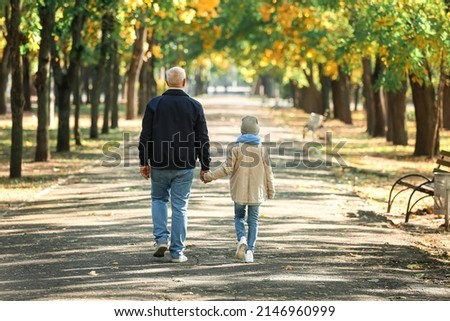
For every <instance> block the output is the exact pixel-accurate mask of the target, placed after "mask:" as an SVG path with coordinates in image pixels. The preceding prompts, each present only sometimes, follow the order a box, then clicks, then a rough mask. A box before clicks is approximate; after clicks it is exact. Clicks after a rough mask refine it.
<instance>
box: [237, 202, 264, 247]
mask: <svg viewBox="0 0 450 321" xmlns="http://www.w3.org/2000/svg"><path fill="white" fill-rule="evenodd" d="M246 210H247V212H248V213H247V225H248V236H247V237H246V238H247V245H248V250H250V251H252V252H253V251H254V249H255V244H256V238H257V237H258V216H259V204H258V205H243V204H238V203H234V228H235V230H236V236H237V239H238V241H239V240H240V239H241V237H242V236H246V233H245V214H246Z"/></svg>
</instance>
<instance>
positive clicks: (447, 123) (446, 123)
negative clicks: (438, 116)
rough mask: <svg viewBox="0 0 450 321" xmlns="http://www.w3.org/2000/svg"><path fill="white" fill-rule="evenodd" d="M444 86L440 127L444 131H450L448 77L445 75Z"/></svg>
mask: <svg viewBox="0 0 450 321" xmlns="http://www.w3.org/2000/svg"><path fill="white" fill-rule="evenodd" d="M445 80H446V81H445V86H444V94H443V104H442V114H443V116H442V117H443V119H442V122H443V124H442V126H443V127H444V128H445V129H450V75H449V74H446V75H445Z"/></svg>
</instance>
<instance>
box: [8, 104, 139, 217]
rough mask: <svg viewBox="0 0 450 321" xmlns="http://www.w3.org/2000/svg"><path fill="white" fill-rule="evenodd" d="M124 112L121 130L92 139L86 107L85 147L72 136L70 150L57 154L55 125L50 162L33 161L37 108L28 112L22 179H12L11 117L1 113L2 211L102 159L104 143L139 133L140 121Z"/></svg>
mask: <svg viewBox="0 0 450 321" xmlns="http://www.w3.org/2000/svg"><path fill="white" fill-rule="evenodd" d="M123 114H124V106H121V115H120V119H121V121H120V122H119V129H114V130H110V132H109V133H108V134H100V138H99V139H89V128H90V116H89V109H88V108H87V106H84V108H83V110H82V115H81V118H80V127H81V130H80V131H81V136H82V146H76V145H75V141H74V139H72V140H71V146H70V147H71V151H70V152H67V153H56V152H55V148H56V147H55V146H56V135H57V133H56V128H52V129H50V147H51V159H50V161H48V162H34V153H35V150H36V128H37V117H36V113H35V111H32V112H28V113H25V115H24V120H23V127H24V140H23V142H24V145H23V146H24V147H23V165H22V178H19V179H9V157H10V148H11V142H10V141H11V116H10V115H6V116H0V129H1V130H0V184H1V185H0V186H1V187H0V193H1V195H2V197H1V199H0V211H2V210H6V209H8V208H9V207H12V206H15V205H16V204H18V203H22V202H24V201H26V200H29V199H30V198H31V197H33V195H34V194H36V193H37V192H38V191H40V190H42V189H44V188H46V187H49V186H51V185H53V184H55V183H58V182H60V181H63V180H65V179H66V178H67V177H69V176H70V175H71V174H74V173H76V172H79V171H80V170H83V168H85V167H86V166H90V165H94V164H95V163H96V162H99V161H101V160H102V159H103V158H104V155H103V146H104V145H105V144H106V143H107V142H111V141H114V142H122V141H123V135H124V132H128V133H130V134H131V137H133V136H134V135H137V133H138V132H139V130H140V128H139V126H140V120H134V121H125V120H122V119H123V118H124V115H123ZM71 121H73V119H71ZM101 124H102V120H100V121H99V126H101ZM71 127H72V125H71ZM100 129H101V128H100Z"/></svg>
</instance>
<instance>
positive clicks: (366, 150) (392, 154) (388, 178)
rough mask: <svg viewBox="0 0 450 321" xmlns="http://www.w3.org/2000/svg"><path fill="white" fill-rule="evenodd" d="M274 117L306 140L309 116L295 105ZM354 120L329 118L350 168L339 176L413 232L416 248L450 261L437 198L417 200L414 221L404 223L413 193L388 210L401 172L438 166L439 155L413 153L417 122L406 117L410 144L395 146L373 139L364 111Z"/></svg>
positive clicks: (443, 140) (449, 144) (448, 138)
mask: <svg viewBox="0 0 450 321" xmlns="http://www.w3.org/2000/svg"><path fill="white" fill-rule="evenodd" d="M272 113H273V117H274V118H275V119H276V120H277V121H278V122H279V123H280V125H281V124H283V125H286V124H288V125H289V126H290V127H291V128H293V129H294V133H295V135H296V137H295V139H296V140H299V141H300V140H302V139H303V137H302V129H303V126H304V125H305V124H306V123H307V121H308V118H309V115H308V114H306V113H305V112H303V111H301V110H298V109H294V108H281V109H274V110H272ZM352 116H353V121H354V124H353V125H345V124H343V123H342V122H340V121H337V120H329V121H327V122H326V123H325V125H326V131H327V132H331V133H332V142H333V144H332V145H333V146H335V145H336V144H337V143H338V142H341V141H342V142H345V145H344V146H343V147H342V148H341V149H340V150H339V154H340V155H341V157H342V159H343V160H344V161H345V162H346V163H347V165H349V166H350V168H349V169H343V168H342V167H338V166H337V167H332V170H333V171H334V174H335V176H336V178H337V179H338V180H339V181H340V182H343V183H348V184H349V185H351V186H352V187H353V190H354V192H355V193H356V194H357V195H359V196H360V197H361V198H363V199H365V200H366V201H367V202H368V204H369V205H370V206H371V208H374V209H375V211H376V213H377V214H379V215H383V216H384V217H386V218H388V219H389V220H391V221H392V222H393V223H394V226H396V227H398V228H401V229H404V230H406V231H408V232H409V233H411V235H413V238H414V241H415V243H414V245H415V247H416V248H418V249H420V250H421V251H424V252H426V253H429V254H431V255H432V256H434V257H435V258H437V259H439V260H442V261H445V262H450V250H449V249H450V239H449V238H448V232H446V231H445V230H444V228H443V223H444V216H443V215H438V214H434V213H433V205H434V204H433V198H427V199H425V200H423V201H422V202H420V203H418V204H417V206H416V207H415V210H414V209H413V211H414V212H415V213H414V214H413V215H411V217H410V221H409V222H410V223H409V224H404V223H403V222H404V217H405V216H404V213H405V210H406V204H407V203H406V202H407V198H408V197H409V195H410V194H409V193H406V192H405V193H403V194H400V196H399V197H397V198H396V200H395V203H394V206H393V207H392V209H391V213H389V214H388V213H386V210H387V200H388V197H389V191H390V188H391V186H392V184H393V183H394V182H395V181H396V180H397V179H398V178H399V177H401V176H403V175H406V174H410V173H420V174H422V175H425V176H430V175H431V174H432V170H433V168H434V167H435V161H436V160H435V159H429V158H427V157H417V156H413V153H414V142H415V134H416V130H415V122H414V120H413V119H412V117H409V119H408V122H407V127H408V136H409V144H408V146H394V145H392V144H391V143H389V142H386V139H385V138H372V137H369V135H367V133H366V125H365V116H364V114H363V112H361V111H357V112H353V115H352ZM440 146H441V149H447V150H448V149H449V148H450V132H449V131H446V130H443V131H441V133H440Z"/></svg>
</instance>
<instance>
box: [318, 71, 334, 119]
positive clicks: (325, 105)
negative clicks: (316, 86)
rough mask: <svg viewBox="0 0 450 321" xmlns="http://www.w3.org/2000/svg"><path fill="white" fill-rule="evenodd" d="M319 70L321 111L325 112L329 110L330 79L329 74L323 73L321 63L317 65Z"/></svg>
mask: <svg viewBox="0 0 450 321" xmlns="http://www.w3.org/2000/svg"><path fill="white" fill-rule="evenodd" d="M319 72H320V84H321V86H322V89H321V91H320V93H321V97H322V111H323V113H326V112H327V111H329V110H330V91H331V79H330V77H329V76H325V75H324V74H323V65H319Z"/></svg>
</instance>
